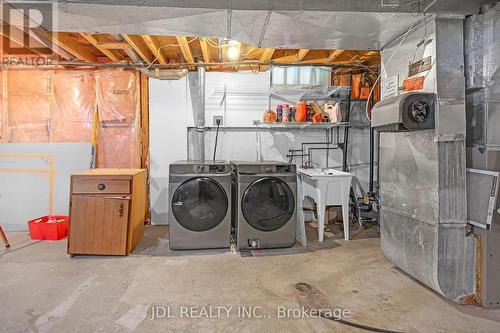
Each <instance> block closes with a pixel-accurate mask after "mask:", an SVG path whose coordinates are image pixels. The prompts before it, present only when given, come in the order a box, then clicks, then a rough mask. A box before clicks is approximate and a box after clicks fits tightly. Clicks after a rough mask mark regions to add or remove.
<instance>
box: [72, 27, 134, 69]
mask: <svg viewBox="0 0 500 333" xmlns="http://www.w3.org/2000/svg"><path fill="white" fill-rule="evenodd" d="M80 35H81V36H82V37H83V38H85V39H86V40H87V41H88V42H89V43H90V44H92V45H94V47H96V48H97V49H98V50H99V51H101V52H102V53H103V54H104V55H105V56H106V57H108V58H109V59H110V60H111V61H114V62H118V61H123V60H125V58H124V57H123V56H122V55H121V54H119V53H118V52H117V51H115V50H109V49H106V48H103V47H101V46H100V45H99V41H98V40H97V38H96V37H94V36H92V35H90V34H87V33H80Z"/></svg>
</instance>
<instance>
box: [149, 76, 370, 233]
mask: <svg viewBox="0 0 500 333" xmlns="http://www.w3.org/2000/svg"><path fill="white" fill-rule="evenodd" d="M269 84H270V74H269V72H264V73H258V74H254V73H211V72H207V73H206V91H205V102H206V118H205V122H206V126H212V125H213V123H214V122H213V116H222V117H223V119H224V120H223V121H224V126H225V127H251V126H252V122H253V120H261V119H262V114H263V113H264V111H265V110H266V109H267V108H269V104H270V103H271V108H273V109H275V105H276V104H278V103H281V102H280V101H276V100H272V101H270V100H269V97H268V94H269ZM149 85H150V143H151V147H150V149H151V207H152V214H151V217H152V223H153V224H165V223H167V216H168V199H167V198H168V166H169V164H170V163H172V162H174V161H176V160H182V159H187V158H188V157H190V158H193V157H194V154H193V152H194V148H193V143H194V142H195V140H194V136H190V135H188V132H187V127H189V126H193V125H194V119H193V112H194V110H193V104H195V103H193V101H192V99H191V95H194V94H195V92H191V91H190V88H189V82H188V79H187V78H183V79H181V80H178V81H160V80H154V79H151V80H150V83H149ZM224 85H225V86H226V101H225V104H224V103H221V101H222V98H223V92H224ZM351 117H352V119H353V122H354V123H355V124H356V125H367V120H366V117H365V103H364V102H354V103H353V105H352V116H351ZM259 137H260V138H259ZM190 138H191V139H190ZM340 138H341V140H342V139H343V134H342V132H341V136H340ZM214 139H215V132H214V131H208V132H207V133H206V136H205V149H206V150H205V156H206V158H207V159H209V158H212V156H213V147H214V141H215V140H214ZM324 140H326V132H325V131H324V130H310V131H309V130H306V131H301V130H259V131H255V130H254V129H252V128H249V129H247V130H242V131H233V130H231V129H228V130H221V132H220V134H219V144H218V149H217V159H224V160H236V159H238V160H256V159H259V158H263V159H267V160H282V161H285V160H286V154H287V152H288V150H289V149H300V144H301V143H302V142H314V141H324ZM350 140H351V142H352V145H350V147H351V149H350V151H349V153H350V158H349V163H350V164H353V165H358V164H362V165H361V166H353V168H352V171H353V172H355V173H357V174H358V177H359V178H360V179H361V182H362V184H363V186H364V188H365V189H367V188H368V162H369V147H368V142H369V131H368V129H356V130H352V131H351V135H350ZM258 143H260V144H258ZM188 146H189V148H190V149H189V152H190V156H188ZM328 157H329V158H328V164H327V158H326V153H325V151H315V152H314V153H313V160H314V162H315V166H317V167H326V166H327V165H328V166H330V167H333V166H340V165H341V164H342V154H341V151H340V150H331V151H330V152H329V154H328ZM295 163H297V164H300V163H301V161H300V160H298V161H295Z"/></svg>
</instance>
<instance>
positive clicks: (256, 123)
mask: <svg viewBox="0 0 500 333" xmlns="http://www.w3.org/2000/svg"><path fill="white" fill-rule="evenodd" d="M252 123H253V125H254V126H259V125H260V124H262V122H261V121H260V120H254V121H252Z"/></svg>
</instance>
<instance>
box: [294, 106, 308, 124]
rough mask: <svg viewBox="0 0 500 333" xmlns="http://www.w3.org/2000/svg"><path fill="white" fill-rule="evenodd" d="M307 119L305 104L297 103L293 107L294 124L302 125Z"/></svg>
mask: <svg viewBox="0 0 500 333" xmlns="http://www.w3.org/2000/svg"><path fill="white" fill-rule="evenodd" d="M306 118H307V104H306V103H305V102H298V103H297V104H296V105H295V122H297V123H303V122H305V121H306Z"/></svg>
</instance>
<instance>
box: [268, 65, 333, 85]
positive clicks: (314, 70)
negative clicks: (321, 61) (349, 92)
mask: <svg viewBox="0 0 500 333" xmlns="http://www.w3.org/2000/svg"><path fill="white" fill-rule="evenodd" d="M330 74H331V70H330V68H328V67H317V66H273V67H272V70H271V85H272V86H276V85H288V86H328V85H329V84H330Z"/></svg>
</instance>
